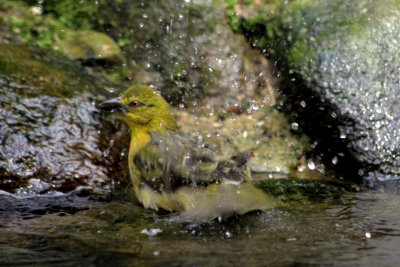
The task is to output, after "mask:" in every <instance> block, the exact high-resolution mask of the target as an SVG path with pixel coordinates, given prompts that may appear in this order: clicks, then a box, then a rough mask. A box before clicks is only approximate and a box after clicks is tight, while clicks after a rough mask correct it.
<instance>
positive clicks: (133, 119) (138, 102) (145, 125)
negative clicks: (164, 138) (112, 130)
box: [98, 85, 177, 133]
mask: <svg viewBox="0 0 400 267" xmlns="http://www.w3.org/2000/svg"><path fill="white" fill-rule="evenodd" d="M98 107H99V108H100V109H103V110H108V111H111V112H115V114H116V115H117V117H118V118H120V119H121V120H123V121H125V122H126V123H127V124H128V126H129V127H130V128H131V129H132V130H143V131H148V132H161V133H162V132H163V131H164V130H165V129H171V130H175V129H176V128H177V126H176V124H175V120H174V118H173V116H172V115H171V114H170V112H169V105H168V103H167V102H166V101H165V100H164V98H163V97H162V96H161V95H160V94H159V93H158V92H156V91H154V90H152V89H150V88H149V87H148V86H144V85H136V86H133V87H131V88H129V89H127V90H126V91H125V92H123V93H122V94H121V96H119V97H117V98H114V99H110V100H107V101H104V102H103V103H100V104H99V105H98Z"/></svg>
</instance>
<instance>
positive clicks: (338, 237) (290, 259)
mask: <svg viewBox="0 0 400 267" xmlns="http://www.w3.org/2000/svg"><path fill="white" fill-rule="evenodd" d="M385 191H388V190H387V189H384V188H383V187H382V188H381V189H374V190H364V192H359V193H350V194H343V195H342V196H341V197H340V198H338V199H336V200H332V199H330V200H328V199H325V200H318V201H311V200H309V199H306V198H304V199H299V200H297V201H296V202H290V203H283V205H282V207H280V208H275V209H272V210H268V211H264V212H261V211H260V212H253V213H251V214H247V215H245V216H240V217H234V218H230V219H229V220H227V221H223V222H216V221H214V222H211V223H206V224H187V223H186V224H182V223H176V222H172V221H170V220H169V219H166V218H165V217H162V216H159V215H155V214H154V213H153V212H152V211H149V210H144V209H143V208H141V207H140V206H139V205H138V204H137V203H135V202H132V201H126V200H118V201H117V200H115V201H112V202H111V203H104V202H103V203H102V202H98V201H97V202H96V201H92V200H88V199H87V198H81V197H77V196H74V195H63V196H46V197H31V198H15V197H13V196H10V195H6V194H3V195H1V203H3V204H2V206H1V209H0V213H1V218H0V266H111V265H112V266H378V265H379V266H397V264H398V262H399V261H400V253H399V248H398V244H399V243H400V237H399V236H400V226H399V221H400V209H399V206H400V197H399V195H397V194H393V193H387V192H385ZM144 229H148V230H150V232H154V233H156V232H159V230H161V232H159V233H156V234H155V235H153V236H151V235H148V234H144V233H141V232H142V231H143V230H144Z"/></svg>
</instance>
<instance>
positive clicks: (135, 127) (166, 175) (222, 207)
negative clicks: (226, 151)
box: [99, 86, 273, 220]
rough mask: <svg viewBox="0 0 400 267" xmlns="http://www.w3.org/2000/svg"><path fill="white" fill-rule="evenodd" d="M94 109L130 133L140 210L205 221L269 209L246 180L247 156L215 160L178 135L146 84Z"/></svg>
mask: <svg viewBox="0 0 400 267" xmlns="http://www.w3.org/2000/svg"><path fill="white" fill-rule="evenodd" d="M99 108H101V109H104V110H109V111H115V114H116V115H117V117H118V118H120V119H122V120H123V121H125V122H126V123H127V124H128V126H129V128H130V129H131V144H130V148H129V157H128V161H129V173H130V176H131V180H132V183H133V187H134V190H135V194H136V196H137V198H138V200H139V201H140V202H141V203H142V204H143V206H144V207H145V208H151V209H155V210H157V209H159V208H162V209H165V210H168V211H180V212H182V213H181V215H180V218H183V219H185V220H211V219H214V218H215V217H218V216H229V215H231V214H232V213H235V212H236V213H239V214H243V213H245V212H247V211H250V210H254V209H267V208H271V207H272V206H273V202H272V200H271V199H270V198H269V197H268V196H267V195H266V194H265V193H264V192H262V191H261V190H259V189H257V188H255V187H254V186H252V185H251V184H249V183H246V182H248V181H249V180H250V179H251V178H250V173H249V172H248V170H247V168H246V162H247V160H248V158H249V155H248V154H247V153H242V154H239V155H237V156H233V157H230V158H229V157H225V156H221V155H220V154H219V153H218V152H216V151H214V150H213V149H211V148H209V147H208V146H206V145H203V144H198V143H197V142H195V141H193V140H191V139H189V138H187V137H186V136H185V135H184V134H183V133H182V132H180V131H179V129H178V127H177V125H176V122H175V119H174V117H173V116H172V115H171V114H170V112H169V105H168V104H167V103H166V102H165V100H164V99H163V98H162V97H161V96H160V95H159V94H158V93H157V92H156V91H153V90H151V89H150V88H149V87H147V86H133V87H131V88H129V89H128V90H126V91H125V92H124V93H123V94H122V95H121V96H120V97H117V98H115V99H111V100H108V101H105V102H103V103H101V104H100V105H99Z"/></svg>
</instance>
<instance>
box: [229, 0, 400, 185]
mask: <svg viewBox="0 0 400 267" xmlns="http://www.w3.org/2000/svg"><path fill="white" fill-rule="evenodd" d="M284 2H285V3H284ZM233 6H234V8H235V10H236V11H237V14H239V17H241V19H242V25H243V28H246V27H247V29H246V32H247V33H248V34H249V36H250V39H251V40H252V41H253V42H255V41H258V43H262V42H263V44H262V45H265V46H264V47H267V48H269V51H270V52H271V53H272V56H273V57H274V58H276V59H278V64H277V65H281V66H283V67H284V69H285V71H284V72H286V73H289V74H288V75H287V80H284V81H283V83H282V84H283V85H282V89H283V92H284V93H285V94H286V96H287V99H288V100H287V104H288V105H287V110H289V112H290V113H291V115H293V119H294V120H295V121H296V122H298V123H299V124H300V125H301V126H302V129H303V130H304V131H305V132H306V133H308V135H309V136H310V137H312V139H313V140H314V141H315V145H314V148H315V151H316V152H317V154H318V155H319V156H320V157H324V158H325V159H326V160H328V161H329V162H331V161H334V162H336V163H338V164H339V165H340V162H341V161H342V162H346V161H347V163H350V164H347V168H348V169H353V170H354V171H357V170H360V171H361V172H360V173H361V174H363V175H367V176H370V175H376V174H377V173H380V174H383V175H384V177H386V178H387V177H391V176H393V175H394V176H397V175H398V174H400V159H399V149H400V137H399V130H400V129H399V123H398V121H399V119H400V110H399V109H400V106H399V95H400V85H399V77H400V70H399V67H398V66H399V63H400V62H399V58H398V55H399V52H400V49H399V45H398V42H399V40H400V31H399V29H398V27H397V26H396V25H398V24H399V23H400V19H399V16H398V14H399V12H400V5H399V3H398V2H396V1H392V0H385V1H380V2H379V3H377V2H375V1H369V0H363V1H357V3H355V2H346V1H342V0H335V1H307V0H302V1H300V0H298V1H289V2H287V1H281V3H280V4H277V5H276V3H275V6H274V5H270V6H265V5H260V7H262V8H260V9H256V8H254V7H251V6H244V5H240V4H236V5H233ZM271 10H274V11H275V12H271ZM261 13H263V14H264V13H265V16H263V17H262V18H261V19H260V17H258V19H257V17H256V16H257V15H260V14H261ZM246 23H247V24H246ZM249 25H252V27H253V29H254V28H257V29H258V30H259V33H260V29H261V30H262V29H264V31H261V33H260V34H259V35H254V34H253V35H252V34H251V31H249V29H248V28H249V27H250V26H249ZM260 25H264V26H265V27H264V28H263V27H260ZM250 28H251V27H250ZM255 43H257V42H255ZM288 70H290V71H288ZM289 80H290V81H289ZM288 84H290V85H288ZM285 108H286V107H285Z"/></svg>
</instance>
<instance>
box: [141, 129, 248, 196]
mask: <svg viewBox="0 0 400 267" xmlns="http://www.w3.org/2000/svg"><path fill="white" fill-rule="evenodd" d="M151 139H152V140H151V142H150V144H149V145H148V146H146V147H144V148H142V149H141V150H140V151H139V152H138V154H137V156H136V158H135V164H136V166H137V167H138V169H139V170H140V171H141V175H142V179H144V180H145V181H146V182H147V183H149V184H150V185H152V186H153V188H155V189H157V190H160V191H164V190H167V191H169V190H173V189H174V188H177V187H179V186H180V185H183V184H193V185H201V184H210V183H213V182H216V181H221V182H222V181H233V182H235V183H240V182H241V181H243V174H242V167H243V165H244V164H245V163H246V162H247V160H248V157H249V156H248V154H246V153H243V154H239V155H237V156H235V157H232V158H228V157H224V156H221V155H219V154H218V153H217V152H216V151H214V150H213V149H211V148H209V147H208V146H206V145H203V144H198V143H197V142H195V141H193V140H191V139H189V138H187V137H185V136H183V135H182V134H180V133H179V132H176V131H170V130H166V131H165V133H164V134H163V135H159V134H155V133H151Z"/></svg>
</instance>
